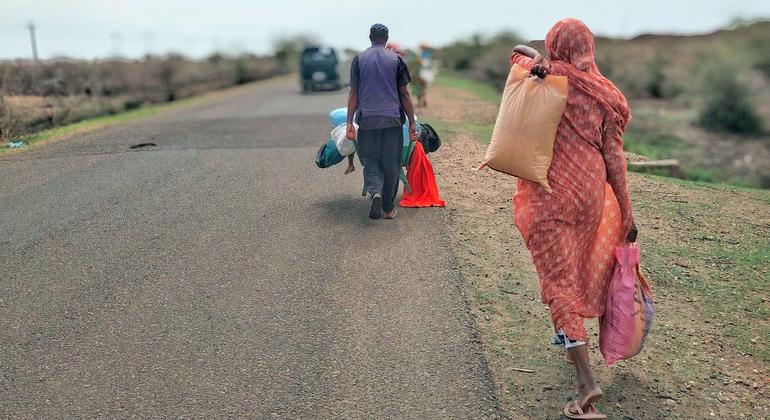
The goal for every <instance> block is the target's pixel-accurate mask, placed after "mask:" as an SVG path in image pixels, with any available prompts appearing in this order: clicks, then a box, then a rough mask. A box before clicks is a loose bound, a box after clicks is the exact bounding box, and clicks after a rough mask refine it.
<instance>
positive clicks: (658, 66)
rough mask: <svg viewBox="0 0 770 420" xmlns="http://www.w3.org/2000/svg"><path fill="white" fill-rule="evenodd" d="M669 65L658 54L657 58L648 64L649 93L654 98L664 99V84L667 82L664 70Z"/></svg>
mask: <svg viewBox="0 0 770 420" xmlns="http://www.w3.org/2000/svg"><path fill="white" fill-rule="evenodd" d="M666 64H668V60H666V59H665V58H664V57H663V56H662V55H660V54H656V55H655V58H653V59H652V61H650V62H649V63H648V64H647V86H646V88H647V93H648V94H649V95H650V96H652V97H653V98H663V97H665V95H664V90H663V84H664V83H665V81H666V75H665V74H664V73H663V68H664V67H665V66H666Z"/></svg>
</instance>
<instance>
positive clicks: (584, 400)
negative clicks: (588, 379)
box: [577, 383, 604, 411]
mask: <svg viewBox="0 0 770 420" xmlns="http://www.w3.org/2000/svg"><path fill="white" fill-rule="evenodd" d="M602 397H604V392H602V389H601V388H599V385H597V384H596V383H594V384H593V385H592V386H590V387H587V386H586V387H584V386H583V384H581V385H580V389H578V398H577V400H578V404H580V408H582V409H583V410H584V411H585V410H587V409H588V408H589V407H590V406H591V405H593V404H594V403H595V402H597V401H599V400H601V399H602Z"/></svg>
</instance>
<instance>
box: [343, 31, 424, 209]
mask: <svg viewBox="0 0 770 420" xmlns="http://www.w3.org/2000/svg"><path fill="white" fill-rule="evenodd" d="M369 40H370V41H371V42H372V46H371V47H370V48H369V49H367V50H366V51H363V52H361V53H360V54H358V55H357V56H356V57H355V58H354V59H353V62H352V63H351V65H350V97H349V98H348V129H347V130H348V133H347V136H348V138H349V139H351V140H352V139H356V138H357V151H358V154H359V156H360V158H361V163H362V164H363V165H364V187H365V188H366V191H367V192H368V193H369V196H370V203H369V217H370V218H372V219H379V218H380V217H382V215H383V212H384V213H385V218H386V219H393V218H394V217H396V207H395V199H396V193H397V192H398V174H399V170H400V169H401V150H402V148H403V125H404V123H405V122H406V119H408V120H409V137H410V139H411V140H412V141H416V140H417V130H416V127H415V122H414V107H413V106H412V100H411V98H410V97H409V91H408V90H407V85H408V84H409V81H410V80H411V76H410V75H409V70H408V69H407V67H406V64H405V63H404V61H403V60H402V59H401V57H399V56H398V54H396V53H395V52H393V51H391V50H389V49H387V48H385V46H386V44H387V42H388V28H387V26H385V25H382V24H379V23H378V24H375V25H372V27H371V28H370V29H369ZM405 113H406V117H404V114H405ZM354 118H355V121H356V123H358V136H356V129H355V127H354V126H353V120H354Z"/></svg>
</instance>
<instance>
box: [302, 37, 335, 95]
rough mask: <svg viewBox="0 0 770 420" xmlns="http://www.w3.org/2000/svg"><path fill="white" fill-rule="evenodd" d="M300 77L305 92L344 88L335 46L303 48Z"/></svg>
mask: <svg viewBox="0 0 770 420" xmlns="http://www.w3.org/2000/svg"><path fill="white" fill-rule="evenodd" d="M299 77H300V87H301V88H302V92H303V93H307V92H313V91H316V90H340V89H342V82H341V80H340V72H339V62H338V60H337V53H336V52H335V51H334V48H326V47H306V48H305V49H304V50H302V55H301V56H300V61H299Z"/></svg>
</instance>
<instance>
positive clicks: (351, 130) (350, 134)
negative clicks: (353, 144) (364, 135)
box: [347, 123, 356, 140]
mask: <svg viewBox="0 0 770 420" xmlns="http://www.w3.org/2000/svg"><path fill="white" fill-rule="evenodd" d="M347 138H348V140H355V139H356V127H355V126H354V125H353V123H348V129H347Z"/></svg>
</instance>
